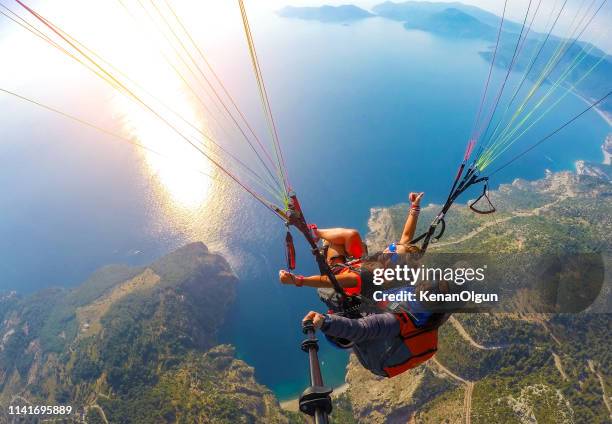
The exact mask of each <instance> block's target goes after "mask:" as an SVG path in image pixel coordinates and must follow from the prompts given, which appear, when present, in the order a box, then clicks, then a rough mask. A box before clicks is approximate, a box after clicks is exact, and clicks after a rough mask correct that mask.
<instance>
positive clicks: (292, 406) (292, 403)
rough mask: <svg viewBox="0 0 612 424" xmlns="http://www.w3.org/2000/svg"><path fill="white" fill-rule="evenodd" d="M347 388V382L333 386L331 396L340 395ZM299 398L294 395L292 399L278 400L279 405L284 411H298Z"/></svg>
mask: <svg viewBox="0 0 612 424" xmlns="http://www.w3.org/2000/svg"><path fill="white" fill-rule="evenodd" d="M348 388H349V385H348V383H344V384H342V385H341V386H338V387H334V391H333V392H332V397H336V396H340V395H341V394H343V393H344V392H346V391H347V390H348ZM299 400H300V398H299V397H296V398H294V399H289V400H285V401H283V402H280V407H281V408H282V409H284V410H285V411H290V412H299V411H300V408H299V404H298V402H299Z"/></svg>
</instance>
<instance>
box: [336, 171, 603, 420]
mask: <svg viewBox="0 0 612 424" xmlns="http://www.w3.org/2000/svg"><path fill="white" fill-rule="evenodd" d="M601 166H604V167H608V165H601ZM490 197H491V200H492V202H493V204H495V206H496V207H497V209H498V212H497V213H496V214H495V215H493V216H492V217H491V216H488V217H487V216H480V215H476V214H473V213H471V212H470V210H469V209H468V208H467V207H466V206H467V205H461V204H455V206H454V207H453V208H452V209H451V210H450V211H449V214H448V215H447V225H448V226H447V235H445V237H444V239H442V240H441V241H440V242H439V243H437V244H434V245H432V246H431V247H430V250H429V254H435V253H444V252H449V253H453V252H476V253H477V252H484V253H489V252H498V253H505V254H507V255H509V256H512V255H515V254H517V253H526V252H529V253H530V254H533V255H538V254H542V252H562V253H567V252H585V251H586V252H592V251H596V252H603V255H604V256H603V257H604V260H605V264H606V269H610V267H612V258H611V257H610V254H609V253H610V251H611V250H612V239H611V238H610V234H612V220H611V218H610V210H611V209H612V182H610V180H609V179H608V178H607V177H602V176H600V175H595V176H592V175H578V174H576V173H572V172H558V173H552V172H549V173H548V174H547V175H546V177H545V178H543V179H540V180H536V181H525V180H521V179H517V180H516V181H514V182H513V183H512V184H503V185H501V186H500V187H499V188H498V189H497V190H494V191H491V192H490ZM439 208H440V205H428V206H426V207H424V208H423V210H422V211H421V218H420V223H419V224H420V226H421V228H420V230H422V229H424V228H425V227H426V226H427V225H428V224H429V222H430V221H431V219H432V218H433V216H434V215H435V214H436V213H437V211H438V210H439ZM406 210H407V205H395V206H390V207H383V208H373V209H372V211H371V216H370V221H369V228H370V232H369V234H368V237H367V239H368V245H369V247H370V248H371V251H376V250H377V249H381V248H384V247H386V246H387V245H388V242H389V240H397V239H398V237H399V234H400V233H401V230H402V227H403V223H404V219H405V216H406ZM418 232H419V231H417V233H418ZM611 300H612V279H611V277H610V275H608V276H607V277H606V282H605V286H604V287H603V289H602V292H601V295H600V297H599V298H598V299H597V301H596V302H595V304H594V305H592V306H591V307H590V308H589V309H588V310H587V311H585V312H582V313H576V314H534V313H512V314H503V315H502V314H455V315H453V316H452V317H451V319H450V320H449V321H448V322H447V323H446V324H445V325H444V326H443V327H442V328H441V330H440V342H439V350H438V353H437V355H436V356H435V357H434V359H433V360H430V361H428V362H427V363H426V364H425V365H423V366H420V367H417V368H416V369H414V370H411V371H409V372H407V373H404V374H402V375H400V376H398V377H395V378H393V379H381V378H378V377H375V376H373V375H372V374H370V373H369V372H368V371H366V370H364V369H363V368H362V367H361V366H360V365H359V364H358V362H357V360H356V359H355V358H354V357H353V358H351V362H350V364H349V366H348V371H347V375H346V381H347V383H348V390H347V391H346V392H345V394H344V395H343V396H342V399H341V402H337V404H336V405H337V408H340V409H342V411H343V413H344V414H346V415H348V416H350V417H352V419H354V422H358V423H395V422H409V421H410V420H412V421H410V422H414V423H441V422H448V423H461V422H473V423H524V422H532V423H553V422H554V423H605V422H610V416H611V413H612V411H611V410H610V399H609V397H610V395H611V392H610V390H611V389H610V387H612V367H611V365H612V353H611V352H610V349H609V338H610V334H611V332H612V320H611V319H610V317H611V315H610V311H612V301H611ZM339 413H340V411H336V414H339Z"/></svg>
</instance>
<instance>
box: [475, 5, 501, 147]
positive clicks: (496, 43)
mask: <svg viewBox="0 0 612 424" xmlns="http://www.w3.org/2000/svg"><path fill="white" fill-rule="evenodd" d="M507 6H508V0H504V10H503V13H502V17H501V20H500V22H499V28H498V30H497V40H496V41H495V49H494V50H493V58H492V59H491V65H490V66H489V74H488V75H487V80H486V83H485V88H484V91H483V93H482V97H481V99H480V106H479V107H478V113H477V114H476V119H475V121H474V125H473V126H472V131H471V134H470V138H469V139H470V140H474V141H476V129H477V128H478V125H479V123H480V115H481V114H482V110H483V107H484V104H485V100H486V98H487V92H488V91H489V84H490V83H491V75H492V74H493V67H494V65H495V59H496V57H497V51H498V49H499V40H500V39H501V34H502V30H503V27H504V20H505V18H506V8H507Z"/></svg>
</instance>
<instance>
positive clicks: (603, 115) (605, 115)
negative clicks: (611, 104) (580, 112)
mask: <svg viewBox="0 0 612 424" xmlns="http://www.w3.org/2000/svg"><path fill="white" fill-rule="evenodd" d="M570 92H571V93H572V94H573V95H574V96H576V97H578V98H579V99H580V100H582V101H583V102H584V103H586V104H587V105H589V106H590V105H591V104H593V102H592V101H591V100H589V99H587V98H586V97H584V96H583V95H582V94H580V93H578V92H577V91H576V90H570ZM593 110H594V111H595V112H597V114H598V115H599V116H601V119H603V120H604V121H605V122H606V123H607V124H608V126H610V127H612V115H609V114H608V113H607V112H605V111H604V110H602V109H601V108H599V107H597V106H595V107H593Z"/></svg>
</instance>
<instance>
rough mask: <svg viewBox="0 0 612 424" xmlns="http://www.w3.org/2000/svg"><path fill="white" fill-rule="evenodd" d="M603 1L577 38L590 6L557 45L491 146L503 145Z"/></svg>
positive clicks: (493, 139) (491, 141)
mask: <svg viewBox="0 0 612 424" xmlns="http://www.w3.org/2000/svg"><path fill="white" fill-rule="evenodd" d="M605 1H606V0H604V1H603V2H602V4H601V5H600V7H599V8H598V9H597V10H596V11H595V13H593V15H592V16H591V19H589V21H588V22H587V24H586V25H585V26H584V27H583V28H582V31H580V33H579V34H578V36H576V38H574V36H575V34H576V31H577V30H578V29H579V28H580V26H581V25H582V23H583V21H584V19H585V18H586V16H587V15H588V9H590V7H591V6H589V8H587V11H585V14H584V16H583V17H582V19H581V20H580V22H579V23H578V25H577V26H576V28H574V30H573V31H571V34H570V36H569V37H568V38H566V39H565V40H564V41H563V43H560V44H559V46H558V47H557V49H556V51H555V53H554V54H553V55H552V56H551V58H550V60H549V61H548V63H547V64H546V66H545V67H544V69H543V70H542V72H541V74H540V76H539V78H538V79H537V80H536V82H535V83H534V86H533V87H532V89H531V90H530V91H529V93H528V95H527V96H526V98H525V99H524V100H523V102H522V103H521V105H520V106H519V107H518V108H517V110H516V111H515V113H514V115H513V116H512V119H511V120H510V121H509V122H508V124H507V125H506V127H505V128H504V130H503V131H502V132H501V133H500V134H499V135H498V136H497V137H496V138H492V139H491V140H490V144H491V145H492V146H494V145H496V144H497V143H502V144H503V143H504V142H505V140H506V139H507V138H508V133H509V132H513V131H514V128H513V124H514V122H515V121H516V119H518V118H519V117H520V116H521V115H522V114H523V111H524V110H525V107H526V106H527V104H528V103H529V101H530V100H531V98H532V97H533V96H534V95H535V93H536V92H537V91H538V89H539V88H540V87H541V86H542V84H543V83H544V81H545V80H546V79H547V78H548V77H549V76H550V75H551V74H552V72H553V71H554V69H555V68H556V66H557V65H558V64H559V63H560V62H561V60H562V58H563V57H564V56H565V54H566V53H567V52H568V51H570V49H571V47H573V46H574V44H575V43H576V42H577V40H578V38H579V37H581V36H582V34H583V33H584V31H585V30H586V29H587V28H588V26H589V25H590V23H591V22H592V21H593V19H594V18H595V16H596V15H597V13H598V12H599V10H601V7H602V6H603V4H604V3H605ZM576 16H577V15H576ZM576 16H574V20H573V21H572V24H571V26H570V28H571V27H573V23H574V22H575V18H576ZM570 41H571V43H570ZM575 60H576V58H575V59H574V62H572V63H570V65H568V68H570V67H571V66H573V65H574V63H575ZM520 122H523V121H520ZM520 122H519V123H520ZM514 132H515V131H514Z"/></svg>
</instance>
